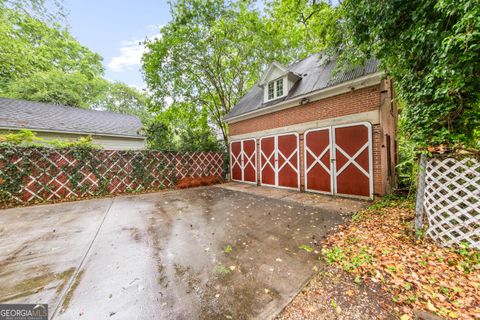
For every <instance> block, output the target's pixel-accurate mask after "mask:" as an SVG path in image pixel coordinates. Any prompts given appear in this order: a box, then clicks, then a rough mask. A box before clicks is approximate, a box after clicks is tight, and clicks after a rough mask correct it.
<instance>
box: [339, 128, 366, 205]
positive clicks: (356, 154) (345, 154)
mask: <svg viewBox="0 0 480 320" xmlns="http://www.w3.org/2000/svg"><path fill="white" fill-rule="evenodd" d="M362 125H363V126H365V127H367V130H368V141H367V142H366V143H365V144H364V145H363V146H362V147H360V149H358V150H357V152H355V154H354V155H353V156H350V155H348V153H347V152H345V150H343V149H342V148H341V147H340V146H338V145H337V143H336V140H335V129H336V128H345V127H354V126H362ZM331 134H332V139H331V141H332V146H333V147H332V160H334V161H336V158H335V157H336V156H335V151H336V150H338V151H339V152H340V153H341V154H342V155H343V156H345V157H346V158H347V159H348V161H347V162H346V163H345V164H344V165H343V166H342V168H340V170H338V171H337V170H336V169H335V167H336V166H335V165H332V171H333V173H334V179H333V180H334V184H333V187H334V194H336V195H341V196H347V197H356V198H366V197H363V196H357V195H351V194H343V193H338V191H337V187H338V183H337V177H338V176H339V175H340V174H341V173H342V172H343V171H344V170H345V169H346V168H348V166H349V165H351V164H353V165H354V166H355V167H357V169H359V170H360V171H361V172H362V173H363V174H364V175H365V176H366V177H367V178H368V180H369V189H370V190H369V194H370V196H369V197H367V198H370V199H373V152H372V124H371V123H370V122H357V123H349V124H344V125H338V126H332V131H331ZM367 148H368V172H367V171H365V169H363V168H362V166H360V165H359V164H358V163H357V162H356V161H355V159H356V158H357V157H358V156H360V155H361V154H362V152H363V151H364V150H365V149H367Z"/></svg>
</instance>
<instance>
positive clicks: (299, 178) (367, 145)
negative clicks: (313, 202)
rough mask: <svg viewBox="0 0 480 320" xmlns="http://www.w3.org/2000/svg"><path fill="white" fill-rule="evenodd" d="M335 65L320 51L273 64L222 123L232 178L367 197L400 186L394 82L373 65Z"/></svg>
mask: <svg viewBox="0 0 480 320" xmlns="http://www.w3.org/2000/svg"><path fill="white" fill-rule="evenodd" d="M335 64H336V61H335V60H334V59H332V60H327V58H325V57H322V56H321V55H320V54H315V55H312V56H310V57H308V58H306V59H304V60H302V61H299V62H297V63H294V64H292V65H291V66H289V67H284V66H282V65H281V64H279V63H276V62H274V63H272V64H271V65H270V66H269V67H268V69H267V70H266V71H265V73H264V75H263V77H262V78H261V80H260V81H259V82H258V83H257V84H256V85H255V86H254V87H253V88H252V89H251V90H250V91H249V92H248V93H247V94H246V95H245V96H244V97H243V98H242V99H240V101H239V102H238V104H237V105H235V107H234V108H233V109H232V110H231V111H230V112H229V113H228V114H227V115H226V116H225V118H224V120H225V121H226V122H227V123H228V124H229V129H230V130H229V132H230V133H229V134H230V141H231V142H230V164H231V166H230V167H231V172H230V173H231V178H232V179H233V180H235V181H241V182H248V183H254V184H260V185H266V186H273V187H279V188H291V189H296V190H305V191H311V192H320V193H327V194H334V195H347V196H356V197H365V198H373V196H374V195H383V194H385V193H388V192H390V191H391V190H392V188H393V187H395V184H396V177H395V166H396V163H397V159H396V158H397V152H396V148H397V142H396V130H397V108H396V104H395V102H394V92H393V87H392V81H391V80H390V79H388V78H386V77H385V75H384V74H383V73H382V72H380V71H379V70H378V69H377V66H378V62H377V61H376V60H370V61H367V62H366V64H365V65H364V66H363V67H358V68H350V69H348V70H347V71H344V72H342V71H339V72H337V73H336V72H334V68H335Z"/></svg>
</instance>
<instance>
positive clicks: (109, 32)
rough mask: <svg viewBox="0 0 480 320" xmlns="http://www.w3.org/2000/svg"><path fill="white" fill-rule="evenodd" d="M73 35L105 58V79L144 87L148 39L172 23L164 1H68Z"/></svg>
mask: <svg viewBox="0 0 480 320" xmlns="http://www.w3.org/2000/svg"><path fill="white" fill-rule="evenodd" d="M65 6H66V7H67V9H68V11H69V17H68V20H69V24H70V32H71V33H72V34H73V36H74V37H75V38H76V39H77V40H78V41H79V42H80V43H81V44H83V45H86V46H87V47H89V48H90V49H91V50H92V51H94V52H97V53H99V54H100V55H102V57H103V59H104V61H103V64H104V66H105V70H106V73H105V75H106V78H108V79H110V80H119V81H122V82H125V83H127V84H129V85H132V86H136V87H144V83H143V79H142V74H141V72H140V58H141V57H142V53H143V47H142V46H141V45H139V44H138V43H139V42H140V41H142V40H144V39H145V37H154V36H155V35H158V34H159V28H160V26H161V25H164V24H166V23H167V22H168V21H169V19H170V13H169V8H168V5H167V1H165V0H117V1H114V0H66V1H65Z"/></svg>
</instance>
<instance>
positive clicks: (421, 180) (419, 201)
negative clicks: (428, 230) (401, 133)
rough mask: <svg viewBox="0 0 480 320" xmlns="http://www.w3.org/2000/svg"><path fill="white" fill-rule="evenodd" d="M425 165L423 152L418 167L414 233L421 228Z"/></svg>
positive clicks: (425, 158)
mask: <svg viewBox="0 0 480 320" xmlns="http://www.w3.org/2000/svg"><path fill="white" fill-rule="evenodd" d="M426 167H427V157H426V156H425V154H423V153H422V154H421V155H420V163H419V169H418V186H417V200H416V204H415V211H416V215H415V233H417V234H418V231H419V230H420V229H421V228H422V225H423V199H424V195H425V176H426Z"/></svg>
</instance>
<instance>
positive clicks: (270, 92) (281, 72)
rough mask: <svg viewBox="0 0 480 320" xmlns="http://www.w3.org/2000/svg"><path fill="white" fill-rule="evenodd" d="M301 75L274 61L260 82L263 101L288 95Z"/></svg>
mask: <svg viewBox="0 0 480 320" xmlns="http://www.w3.org/2000/svg"><path fill="white" fill-rule="evenodd" d="M300 79H301V77H300V76H299V75H298V74H296V73H294V72H292V71H289V70H288V68H286V67H284V66H282V65H281V64H279V63H278V62H272V64H270V66H269V67H268V68H267V70H266V71H265V72H264V73H263V76H262V78H261V79H260V81H259V82H258V84H259V86H261V87H262V89H263V102H264V103H266V102H269V101H273V100H277V99H280V98H283V97H286V96H288V93H289V91H290V89H292V87H293V85H294V84H295V83H296V82H297V81H299V80H300Z"/></svg>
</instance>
